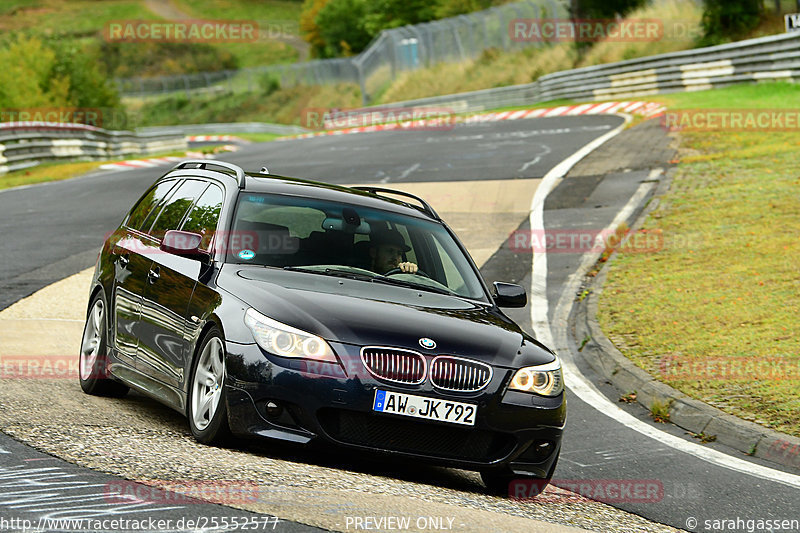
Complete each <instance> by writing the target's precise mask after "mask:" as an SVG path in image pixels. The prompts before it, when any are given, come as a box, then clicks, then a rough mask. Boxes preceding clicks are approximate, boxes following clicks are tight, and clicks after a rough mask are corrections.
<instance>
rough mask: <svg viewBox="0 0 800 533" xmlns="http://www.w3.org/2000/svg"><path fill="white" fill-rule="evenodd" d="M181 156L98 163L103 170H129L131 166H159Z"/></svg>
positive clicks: (172, 161) (173, 161)
mask: <svg viewBox="0 0 800 533" xmlns="http://www.w3.org/2000/svg"><path fill="white" fill-rule="evenodd" d="M181 159H183V158H181V157H156V158H153V159H129V160H128V161H119V162H118V163H108V164H107V165H100V168H102V169H104V170H126V169H127V170H129V169H132V168H150V167H160V166H162V165H167V164H169V163H176V162H178V161H181Z"/></svg>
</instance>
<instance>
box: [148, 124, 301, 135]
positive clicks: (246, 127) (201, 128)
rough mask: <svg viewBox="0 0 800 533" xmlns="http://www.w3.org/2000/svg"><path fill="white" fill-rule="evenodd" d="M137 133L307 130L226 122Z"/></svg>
mask: <svg viewBox="0 0 800 533" xmlns="http://www.w3.org/2000/svg"><path fill="white" fill-rule="evenodd" d="M136 131H137V132H138V133H145V134H150V133H165V132H172V131H174V132H181V133H183V134H184V135H197V134H201V133H206V134H207V133H275V134H278V135H295V134H298V133H306V132H308V130H307V129H305V128H301V127H300V126H287V125H285V124H271V123H269V122H228V123H214V124H181V125H178V126H150V127H147V128H139V129H137V130H136Z"/></svg>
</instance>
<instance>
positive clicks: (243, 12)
mask: <svg viewBox="0 0 800 533" xmlns="http://www.w3.org/2000/svg"><path fill="white" fill-rule="evenodd" d="M175 4H176V5H177V6H178V7H180V8H181V9H182V10H183V11H186V12H189V13H196V14H198V15H200V16H203V17H207V18H216V19H234V20H257V21H259V22H261V23H275V22H283V21H292V22H294V23H295V24H298V23H299V21H300V11H302V8H303V3H302V2H299V1H296V0H261V1H259V0H216V1H214V2H208V1H207V0H176V1H175Z"/></svg>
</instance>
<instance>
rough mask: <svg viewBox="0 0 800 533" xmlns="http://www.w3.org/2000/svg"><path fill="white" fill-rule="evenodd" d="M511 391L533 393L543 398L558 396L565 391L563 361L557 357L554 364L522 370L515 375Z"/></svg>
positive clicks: (510, 387)
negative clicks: (562, 371) (562, 370)
mask: <svg viewBox="0 0 800 533" xmlns="http://www.w3.org/2000/svg"><path fill="white" fill-rule="evenodd" d="M509 389H512V390H518V391H522V392H532V393H535V394H541V395H542V396H558V395H559V394H561V393H562V392H563V391H564V376H563V374H562V373H561V361H560V360H559V359H558V357H556V360H555V361H553V362H552V363H547V364H544V365H537V366H526V367H525V368H520V369H519V370H517V373H516V374H514V378H513V379H512V380H511V385H510V386H509Z"/></svg>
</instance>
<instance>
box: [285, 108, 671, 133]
mask: <svg viewBox="0 0 800 533" xmlns="http://www.w3.org/2000/svg"><path fill="white" fill-rule="evenodd" d="M666 110H667V108H666V107H665V106H664V105H662V104H658V103H655V102H603V103H600V104H578V105H571V106H560V107H553V108H541V109H522V110H519V111H502V112H499V113H482V114H478V115H469V116H458V117H455V122H456V123H459V122H460V123H463V124H475V123H484V122H499V121H501V120H520V119H526V118H540V117H564V116H577V115H601V114H613V113H631V114H634V115H641V116H643V117H646V118H652V117H655V116H658V115H660V114H662V113H664V112H665V111H666ZM434 120H436V119H434ZM440 120H441V119H440ZM415 123H419V124H420V125H421V126H422V127H425V121H424V120H418V121H414V122H411V123H408V122H405V123H397V122H394V123H390V124H375V125H371V126H359V127H356V128H346V129H340V130H326V131H317V132H313V133H303V134H302V135H297V136H291V137H281V138H279V139H276V140H278V141H286V140H290V139H308V138H311V137H320V136H322V135H347V134H350V133H366V132H373V131H387V130H398V129H399V130H404V129H414V124H415Z"/></svg>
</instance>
